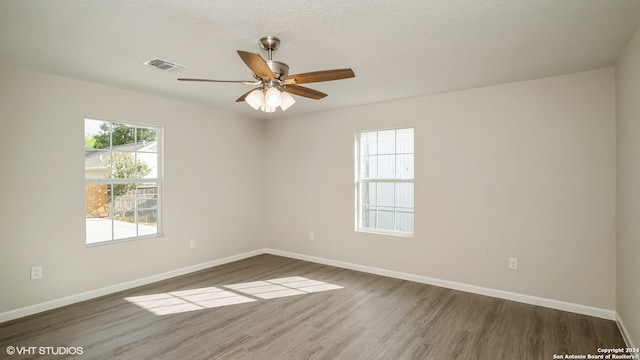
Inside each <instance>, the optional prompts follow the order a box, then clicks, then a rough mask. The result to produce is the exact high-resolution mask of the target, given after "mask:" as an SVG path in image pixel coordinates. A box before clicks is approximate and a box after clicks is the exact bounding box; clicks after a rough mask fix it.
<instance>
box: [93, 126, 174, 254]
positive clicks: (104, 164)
mask: <svg viewBox="0 0 640 360" xmlns="http://www.w3.org/2000/svg"><path fill="white" fill-rule="evenodd" d="M84 130H85V135H84V142H85V158H84V161H85V168H84V171H85V200H86V243H87V244H88V245H89V244H98V243H105V242H109V241H116V240H125V239H134V238H140V237H151V236H158V235H159V234H160V233H161V231H160V222H159V218H160V216H159V215H160V189H161V173H162V172H161V166H160V165H161V155H162V153H161V149H162V144H161V139H162V133H161V129H160V128H157V127H151V126H142V125H134V124H127V123H122V122H113V121H103V120H94V119H85V122H84Z"/></svg>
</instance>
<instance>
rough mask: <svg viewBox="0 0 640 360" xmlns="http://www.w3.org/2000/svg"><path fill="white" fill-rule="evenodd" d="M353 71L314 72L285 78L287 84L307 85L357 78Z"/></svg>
mask: <svg viewBox="0 0 640 360" xmlns="http://www.w3.org/2000/svg"><path fill="white" fill-rule="evenodd" d="M355 76H356V74H354V73H353V70H351V69H335V70H323V71H314V72H309V73H303V74H296V75H289V76H287V77H285V78H284V83H285V84H306V83H313V82H321V81H332V80H341V79H348V78H352V77H355Z"/></svg>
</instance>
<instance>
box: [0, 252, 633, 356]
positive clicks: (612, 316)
mask: <svg viewBox="0 0 640 360" xmlns="http://www.w3.org/2000/svg"><path fill="white" fill-rule="evenodd" d="M261 254H272V255H278V256H284V257H288V258H292V259H298V260H304V261H309V262H314V263H318V264H324V265H330V266H335V267H340V268H345V269H350V270H356V271H362V272H366V273H370V274H375V275H381V276H387V277H392V278H396V279H402V280H408V281H414V282H418V283H422V284H428V285H435V286H440V287H444V288H448V289H453V290H460V291H465V292H469V293H474V294H479V295H485V296H491V297H495V298H499V299H505V300H511V301H517V302H521V303H525V304H531V305H537V306H542V307H547V308H551V309H557V310H563V311H568V312H573V313H578V314H583V315H589V316H595V317H599V318H603V319H607V320H615V321H617V323H618V326H619V327H620V329H621V333H622V334H623V337H624V338H625V341H626V342H627V345H629V346H631V345H632V343H631V341H630V338H629V336H628V332H627V331H626V328H625V327H624V324H623V323H622V320H621V319H620V317H619V316H618V314H617V313H616V312H615V311H613V310H607V309H600V308H595V307H591V306H586V305H580V304H573V303H568V302H564V301H559V300H553V299H546V298H541V297H536V296H530V295H523V294H518V293H513V292H508V291H502V290H495V289H490V288H485V287H481V286H475V285H469V284H464V283H459V282H454V281H448V280H441V279H436V278H431V277H427V276H421V275H414V274H407V273H402V272H398V271H392V270H386V269H380V268H376V267H371V266H365V265H358V264H353V263H348V262H344V261H338V260H331V259H325V258H320V257H315V256H309V255H303V254H298V253H293V252H288V251H282V250H276V249H270V248H265V249H258V250H253V251H249V252H245V253H242V254H238V255H233V256H229V257H225V258H222V259H217V260H212V261H208V262H205V263H201V264H197V265H193V266H188V267H185V268H181V269H177V270H173V271H169V272H165V273H162V274H157V275H153V276H149V277H145V278H142V279H137V280H132V281H127V282H124V283H120V284H115V285H111V286H107V287H104V288H100V289H95V290H91V291H87V292H84V293H80V294H76V295H71V296H67V297H64V298H60V299H54V300H50V301H46V302H43V303H39V304H35V305H31V306H27V307H23V308H20V309H16V310H10V311H7V312H3V313H0V323H3V322H6V321H10V320H14V319H18V318H21V317H25V316H29V315H33V314H37V313H40V312H43V311H47V310H52V309H55V308H59V307H62V306H67V305H71V304H74V303H77V302H81V301H85V300H90V299H93V298H97V297H100V296H104V295H109V294H113V293H116V292H118V291H123V290H128V289H132V288H134V287H138V286H142V285H147V284H151V283H154V282H157V281H162V280H167V279H170V278H173V277H176V276H181V275H185V274H189V273H192V272H196V271H200V270H204V269H207V268H210V267H214V266H219V265H223V264H227V263H230V262H234V261H238V260H242V259H246V258H249V257H252V256H256V255H261Z"/></svg>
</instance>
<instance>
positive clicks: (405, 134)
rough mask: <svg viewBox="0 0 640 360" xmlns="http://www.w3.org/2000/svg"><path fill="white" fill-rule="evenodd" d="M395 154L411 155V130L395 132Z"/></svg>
mask: <svg viewBox="0 0 640 360" xmlns="http://www.w3.org/2000/svg"><path fill="white" fill-rule="evenodd" d="M396 152H397V153H398V154H402V153H410V154H412V153H413V129H399V130H397V131H396Z"/></svg>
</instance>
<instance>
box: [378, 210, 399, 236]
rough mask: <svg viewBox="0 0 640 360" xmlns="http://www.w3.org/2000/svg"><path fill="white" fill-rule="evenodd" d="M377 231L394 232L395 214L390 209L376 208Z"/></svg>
mask: <svg viewBox="0 0 640 360" xmlns="http://www.w3.org/2000/svg"><path fill="white" fill-rule="evenodd" d="M378 229H380V230H389V231H394V230H395V229H396V226H395V214H394V209H393V208H392V207H379V208H378Z"/></svg>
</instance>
